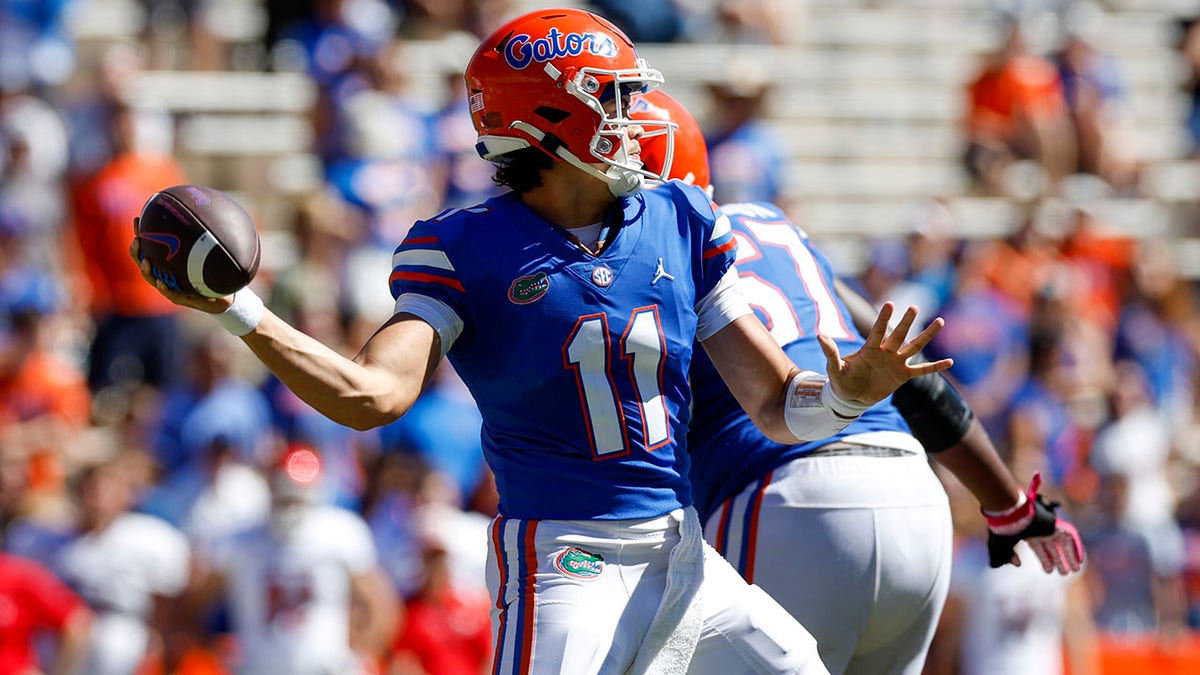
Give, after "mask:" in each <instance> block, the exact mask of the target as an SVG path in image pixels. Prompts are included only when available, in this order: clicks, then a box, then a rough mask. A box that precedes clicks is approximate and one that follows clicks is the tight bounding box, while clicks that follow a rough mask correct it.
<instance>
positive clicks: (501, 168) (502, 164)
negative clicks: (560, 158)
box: [492, 148, 554, 195]
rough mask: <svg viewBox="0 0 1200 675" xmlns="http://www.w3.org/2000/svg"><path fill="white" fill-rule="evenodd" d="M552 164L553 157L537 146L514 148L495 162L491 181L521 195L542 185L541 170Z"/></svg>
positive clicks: (548, 167) (550, 166)
mask: <svg viewBox="0 0 1200 675" xmlns="http://www.w3.org/2000/svg"><path fill="white" fill-rule="evenodd" d="M553 166H554V159H553V158H552V157H550V155H547V154H546V153H545V152H542V151H541V150H539V149H538V148H522V149H520V150H514V151H513V152H510V153H508V154H506V155H504V156H503V157H501V158H500V160H499V161H497V162H496V175H494V176H492V182H494V183H495V184H496V185H499V186H500V187H507V188H508V189H510V190H512V191H513V192H514V193H515V194H518V195H522V194H525V193H526V192H529V191H530V190H532V189H534V188H537V187H541V186H542V172H543V171H546V170H548V169H550V168H552V167H553Z"/></svg>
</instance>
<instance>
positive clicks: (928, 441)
mask: <svg viewBox="0 0 1200 675" xmlns="http://www.w3.org/2000/svg"><path fill="white" fill-rule="evenodd" d="M835 285H836V290H837V293H838V296H839V297H840V298H841V300H842V302H843V303H844V304H845V305H846V307H847V308H849V310H850V315H851V317H853V319H854V324H855V326H856V327H858V328H859V330H863V326H864V325H866V324H867V323H868V321H870V316H871V315H872V314H873V313H874V308H872V307H871V304H870V303H869V302H868V301H867V300H866V298H863V297H862V296H861V295H859V294H858V293H856V292H854V290H853V289H851V288H850V287H849V286H847V285H846V284H845V283H844V282H843V281H841V280H840V279H838V280H836V282H835ZM918 358H919V356H918ZM892 403H893V404H894V405H895V406H896V408H897V409H898V410H899V411H900V414H901V415H903V416H904V419H905V421H907V422H908V424H909V427H910V428H911V429H912V433H913V436H915V437H916V438H917V440H919V441H921V444H922V445H924V446H925V449H926V451H927V452H929V453H930V454H931V455H932V456H933V457H934V458H935V459H936V460H937V461H938V463H939V464H941V465H942V466H944V467H946V468H947V469H949V470H950V472H951V473H953V474H954V477H955V478H957V479H959V480H960V481H961V482H962V483H963V485H964V486H965V487H966V488H967V489H968V490H970V492H971V494H972V495H974V496H975V498H976V499H977V500H978V501H979V504H980V509H981V510H982V511H983V515H984V518H985V519H987V522H988V555H989V558H990V564H991V566H992V567H1000V566H1001V565H1004V564H1005V563H1008V562H1011V563H1012V564H1014V565H1020V564H1021V562H1020V558H1018V557H1017V555H1016V553H1015V552H1014V551H1013V548H1014V547H1015V546H1016V543H1017V542H1018V541H1020V540H1022V539H1028V540H1029V545H1030V546H1031V548H1033V550H1034V552H1035V553H1037V555H1038V559H1039V560H1040V561H1041V563H1042V568H1043V569H1044V570H1045V571H1046V572H1050V571H1052V570H1056V569H1057V570H1058V571H1059V573H1061V574H1066V573H1067V572H1068V571H1071V572H1077V571H1079V569H1080V566H1081V565H1082V564H1083V559H1084V552H1083V543H1082V541H1081V540H1080V538H1079V533H1078V532H1077V531H1076V530H1075V527H1074V526H1073V525H1071V524H1070V523H1069V522H1067V521H1065V520H1063V519H1062V518H1059V517H1058V516H1057V515H1056V514H1055V509H1057V508H1058V504H1057V502H1047V501H1046V500H1045V499H1044V498H1042V497H1040V496H1039V495H1038V493H1037V489H1038V486H1039V485H1040V484H1041V478H1040V476H1038V475H1037V474H1035V475H1034V477H1033V480H1032V481H1031V483H1030V486H1029V489H1028V490H1022V489H1021V486H1020V484H1019V483H1018V482H1017V480H1016V478H1014V477H1013V475H1012V472H1011V471H1009V469H1008V467H1007V466H1006V465H1005V464H1004V461H1003V459H1001V457H1000V453H999V452H997V451H996V447H995V446H994V445H993V444H992V439H991V437H989V436H988V434H987V432H986V431H985V430H984V428H983V425H982V424H981V423H980V422H979V420H978V419H977V418H976V417H975V414H974V412H973V411H972V410H971V406H970V404H969V403H967V401H966V399H964V398H963V397H962V395H961V394H959V393H958V390H957V389H955V388H954V385H953V384H951V383H950V381H949V379H948V378H946V377H945V376H943V375H942V374H940V373H932V374H928V375H924V376H922V377H916V378H912V379H910V380H908V381H907V382H905V383H904V384H903V385H902V386H900V388H898V389H897V390H896V393H895V394H894V395H893V397H892Z"/></svg>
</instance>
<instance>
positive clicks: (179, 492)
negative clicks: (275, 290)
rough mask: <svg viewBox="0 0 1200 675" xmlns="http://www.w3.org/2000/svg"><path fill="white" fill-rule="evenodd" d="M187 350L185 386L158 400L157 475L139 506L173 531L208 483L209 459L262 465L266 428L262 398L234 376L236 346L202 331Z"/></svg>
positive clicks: (216, 333) (214, 332)
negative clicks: (229, 456) (229, 457)
mask: <svg viewBox="0 0 1200 675" xmlns="http://www.w3.org/2000/svg"><path fill="white" fill-rule="evenodd" d="M190 346H191V350H190V351H191V353H192V358H191V359H190V361H189V362H188V367H187V369H186V373H187V379H186V381H184V382H182V383H180V384H178V385H175V386H173V387H171V388H170V389H168V390H166V391H165V392H164V394H163V403H162V412H161V415H160V418H159V421H160V425H159V428H158V432H157V435H156V437H155V439H154V441H153V452H154V456H155V458H156V459H157V461H158V465H159V469H160V471H161V472H162V474H161V477H160V479H159V482H158V484H157V485H156V486H155V487H154V489H152V490H151V492H150V493H149V494H148V495H146V496H145V498H144V499H143V500H142V503H141V504H140V506H139V508H140V509H141V510H142V511H145V512H147V513H153V514H154V515H157V516H159V517H160V518H163V519H165V520H167V521H168V522H170V523H172V524H175V525H177V526H180V525H182V523H183V521H184V518H185V517H186V514H187V513H188V511H190V510H191V508H192V505H193V504H194V502H195V500H196V499H197V498H198V497H199V496H200V494H201V493H202V492H203V491H204V490H205V489H206V487H207V486H208V485H209V483H210V481H211V480H212V477H213V475H212V473H211V469H210V468H209V466H208V462H209V461H210V457H212V453H214V452H216V453H220V452H224V451H226V450H225V449H226V448H227V449H228V451H230V452H232V453H233V455H234V457H235V458H236V459H237V460H239V461H241V462H244V463H247V464H250V465H258V464H261V462H262V461H263V458H264V453H265V451H266V449H267V444H268V442H269V441H270V428H271V426H270V421H271V417H270V410H269V407H268V404H267V400H266V397H265V396H264V395H263V393H262V392H261V391H259V390H258V389H256V388H255V387H254V386H253V385H251V384H250V383H249V382H247V381H246V380H245V378H242V377H239V376H238V375H237V373H236V372H235V371H234V368H233V366H234V363H233V358H234V354H233V347H234V346H235V341H234V340H233V339H232V338H231V337H230V336H229V335H228V334H227V333H225V332H224V331H220V330H216V329H215V328H214V327H212V326H205V327H204V332H203V333H202V334H200V335H199V336H197V337H195V338H194V339H193V340H192V341H191V343H190ZM238 346H239V347H240V345H238Z"/></svg>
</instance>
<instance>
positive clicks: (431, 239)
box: [401, 235, 438, 246]
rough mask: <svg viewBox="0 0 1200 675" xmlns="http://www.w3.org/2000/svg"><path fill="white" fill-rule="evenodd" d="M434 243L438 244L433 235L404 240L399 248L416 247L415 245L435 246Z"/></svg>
mask: <svg viewBox="0 0 1200 675" xmlns="http://www.w3.org/2000/svg"><path fill="white" fill-rule="evenodd" d="M436 243H438V238H437V237H436V236H434V235H429V236H427V237H409V238H408V239H405V240H404V243H403V244H401V246H416V245H420V244H436Z"/></svg>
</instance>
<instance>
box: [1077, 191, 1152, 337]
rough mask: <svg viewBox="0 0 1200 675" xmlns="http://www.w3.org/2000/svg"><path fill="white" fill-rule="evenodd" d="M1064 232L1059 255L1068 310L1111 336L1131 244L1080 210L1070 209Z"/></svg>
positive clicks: (1125, 283) (1130, 258) (1124, 285)
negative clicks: (1064, 271) (1065, 279)
mask: <svg viewBox="0 0 1200 675" xmlns="http://www.w3.org/2000/svg"><path fill="white" fill-rule="evenodd" d="M1066 228H1067V229H1066V232H1065V234H1064V236H1063V238H1062V242H1061V244H1060V251H1061V254H1062V260H1063V262H1064V263H1065V265H1066V266H1067V272H1068V273H1069V274H1070V278H1069V279H1068V283H1069V287H1068V289H1067V290H1068V291H1069V292H1070V295H1071V297H1070V298H1068V304H1069V309H1070V310H1071V311H1072V312H1073V313H1074V314H1075V315H1077V316H1078V317H1080V318H1082V319H1086V320H1088V321H1090V322H1092V323H1095V324H1097V325H1098V326H1099V327H1101V328H1103V329H1104V330H1105V331H1106V332H1110V333H1111V332H1112V330H1113V329H1114V328H1115V327H1116V325H1117V316H1118V314H1120V305H1121V303H1122V301H1123V300H1124V294H1125V293H1126V291H1127V287H1128V285H1129V279H1130V270H1131V268H1132V266H1133V257H1134V250H1135V249H1134V241H1133V239H1132V238H1131V237H1130V236H1128V235H1125V234H1121V233H1117V232H1114V231H1112V228H1110V227H1108V226H1107V224H1106V223H1104V222H1103V221H1101V220H1100V219H1099V218H1098V217H1097V216H1096V215H1095V214H1094V213H1092V212H1091V210H1089V209H1087V208H1085V207H1081V206H1076V207H1074V208H1073V209H1071V212H1070V214H1069V215H1068V216H1067V222H1066Z"/></svg>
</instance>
